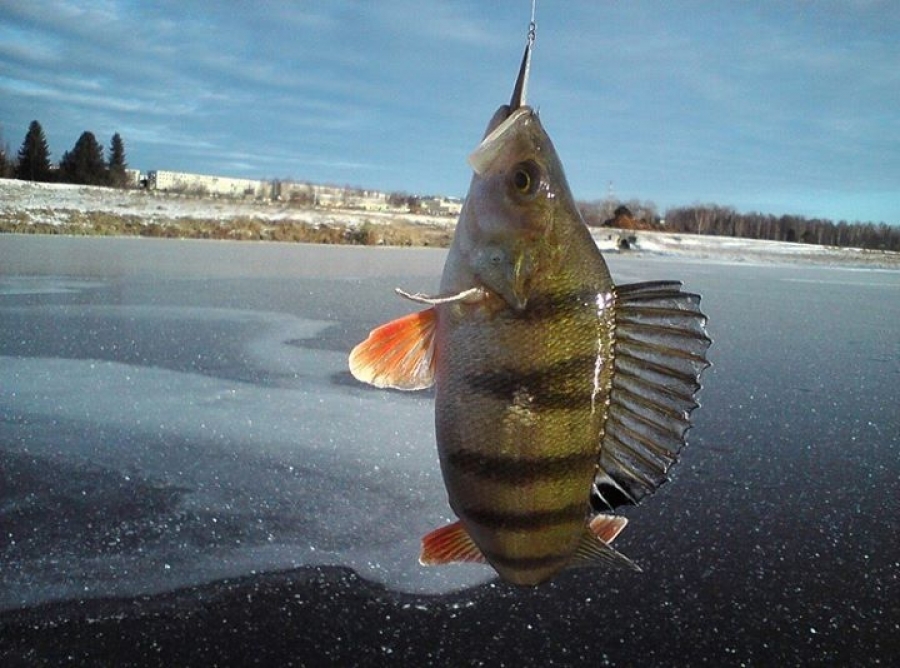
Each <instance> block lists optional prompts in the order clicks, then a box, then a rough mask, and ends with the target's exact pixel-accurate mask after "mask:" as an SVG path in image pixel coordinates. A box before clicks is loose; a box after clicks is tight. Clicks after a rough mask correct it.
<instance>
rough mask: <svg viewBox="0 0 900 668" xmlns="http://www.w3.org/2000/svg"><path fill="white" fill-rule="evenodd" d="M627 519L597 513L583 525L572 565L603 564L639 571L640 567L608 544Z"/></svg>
mask: <svg viewBox="0 0 900 668" xmlns="http://www.w3.org/2000/svg"><path fill="white" fill-rule="evenodd" d="M626 524H628V520H627V519H625V518H624V517H618V516H616V515H597V516H596V517H594V518H593V519H592V520H591V521H590V523H589V524H588V526H586V527H585V529H584V533H583V534H582V536H581V541H580V542H579V543H578V548H577V549H576V550H575V558H574V559H573V560H572V564H571V565H572V566H573V567H579V566H595V565H597V564H605V565H607V566H613V567H615V568H625V569H627V570H631V571H637V572H641V567H640V566H638V565H637V564H636V563H634V562H633V561H632V560H631V559H629V558H628V557H626V556H625V555H624V554H622V553H621V552H619V551H618V550H616V549H615V548H613V547H611V546H610V542H612V541H613V540H614V539H615V537H616V536H618V535H619V533H620V532H621V531H622V529H624V528H625V525H626Z"/></svg>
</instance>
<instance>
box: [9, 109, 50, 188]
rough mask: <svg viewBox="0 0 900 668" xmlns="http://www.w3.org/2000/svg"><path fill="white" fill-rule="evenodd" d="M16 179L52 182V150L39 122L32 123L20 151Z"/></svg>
mask: <svg viewBox="0 0 900 668" xmlns="http://www.w3.org/2000/svg"><path fill="white" fill-rule="evenodd" d="M16 178H17V179H22V180H24V181H49V180H50V149H49V148H48V147H47V138H46V137H45V136H44V129H43V128H42V127H41V124H40V123H38V122H37V121H31V124H30V125H29V126H28V132H27V134H26V135H25V141H23V142H22V148H20V149H19V163H18V165H17V166H16Z"/></svg>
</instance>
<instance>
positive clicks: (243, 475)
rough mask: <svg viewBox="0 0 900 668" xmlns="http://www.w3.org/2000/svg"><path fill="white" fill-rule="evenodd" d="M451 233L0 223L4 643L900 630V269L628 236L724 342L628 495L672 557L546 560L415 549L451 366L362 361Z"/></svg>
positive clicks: (595, 648)
mask: <svg viewBox="0 0 900 668" xmlns="http://www.w3.org/2000/svg"><path fill="white" fill-rule="evenodd" d="M443 258H444V252H443V251H439V250H427V249H418V250H414V249H392V248H356V247H326V246H303V245H285V244H249V243H244V244H241V243H228V242H197V241H194V242H179V241H171V240H162V241H160V240H149V239H79V238H54V237H20V236H12V235H9V236H2V237H0V659H3V658H6V659H16V658H21V657H32V658H34V657H35V656H38V657H51V658H52V657H65V656H68V655H70V654H74V655H75V656H82V657H87V658H93V659H97V658H101V659H104V660H116V659H117V658H119V659H121V657H122V656H125V655H119V654H116V651H117V650H116V646H115V645H110V644H109V643H108V642H103V641H98V638H100V637H103V636H104V634H105V636H107V637H108V636H110V635H116V634H118V635H116V637H119V636H120V635H121V634H125V637H126V638H128V639H129V640H130V641H131V643H130V644H129V643H123V647H124V646H128V647H136V648H138V649H137V650H136V651H138V652H140V651H144V650H146V651H147V652H150V649H148V648H150V647H151V640H152V642H153V643H156V645H157V646H159V647H162V648H163V650H159V651H157V652H156V653H154V654H152V656H153V657H156V658H157V659H158V658H159V657H163V658H165V657H168V658H169V659H170V660H171V661H173V662H175V663H184V662H185V661H187V660H188V659H190V660H191V661H193V662H198V661H199V662H210V661H211V660H214V659H216V660H219V661H224V660H226V659H227V658H231V659H234V657H235V656H236V654H235V652H241V654H240V656H255V657H262V658H264V659H266V658H267V659H268V660H269V662H272V661H277V662H280V663H282V664H287V663H290V662H292V661H293V662H295V663H296V664H297V665H303V664H307V663H310V664H313V663H315V662H314V661H313V659H316V658H317V659H321V660H322V661H333V662H337V663H348V662H349V663H366V664H369V665H378V664H380V663H391V662H392V661H400V662H402V661H406V662H429V663H447V664H453V665H460V664H461V663H462V662H468V661H472V660H480V661H484V662H485V663H487V664H496V663H497V662H498V661H501V660H502V661H505V662H508V663H509V664H510V665H511V664H514V663H522V662H524V661H527V662H529V663H534V662H535V661H539V660H542V662H543V663H545V664H546V663H548V662H556V663H558V664H567V663H568V664H571V663H579V662H586V661H591V662H594V661H596V662H598V663H600V664H602V663H603V662H604V660H605V661H606V662H608V663H612V664H641V665H653V664H665V665H672V664H693V665H696V664H699V663H704V662H706V663H709V664H716V665H719V664H730V665H739V664H741V663H744V664H746V665H752V664H755V665H760V664H775V663H781V664H784V663H789V664H795V663H809V662H816V661H818V662H826V663H848V662H851V663H856V664H876V663H878V662H881V663H884V664H887V663H890V662H891V658H892V657H893V658H894V659H896V657H897V656H898V655H900V549H898V547H900V543H898V532H900V519H898V518H900V410H898V406H900V272H896V271H880V270H854V269H846V268H833V267H823V266H811V265H787V264H767V265H749V264H746V263H743V264H742V263H726V262H722V263H718V262H712V261H709V260H703V261H699V260H695V261H691V260H685V259H675V258H667V257H634V256H628V255H624V254H623V255H612V256H608V257H607V259H608V262H609V264H610V267H611V269H612V272H613V275H614V278H615V279H616V281H617V282H619V283H628V282H634V281H642V280H654V279H679V280H682V281H684V283H685V285H686V287H687V288H688V289H689V290H690V291H694V292H699V293H701V294H702V295H703V310H704V311H705V312H706V314H707V315H708V316H709V318H710V324H709V332H710V335H711V336H712V338H713V340H714V344H713V347H712V348H711V350H710V358H711V360H712V362H713V367H712V368H711V369H709V370H707V371H706V372H705V374H704V376H703V382H704V389H703V391H702V393H701V395H700V400H701V403H702V407H701V408H700V409H699V410H698V411H697V412H696V413H695V414H694V415H695V425H696V426H695V427H694V429H693V430H692V431H691V432H690V433H689V447H688V448H687V449H686V451H685V453H684V456H683V458H682V461H681V462H680V463H679V464H678V465H677V466H676V467H675V468H674V469H673V480H672V482H671V483H670V484H667V485H665V486H664V487H663V488H662V489H661V490H660V491H659V492H658V493H657V494H656V495H654V496H653V497H651V498H649V499H647V500H646V501H645V502H644V503H643V504H642V505H640V506H638V507H637V508H634V509H630V510H629V511H628V512H627V513H626V514H627V515H628V516H629V518H630V519H631V523H630V524H629V526H628V529H627V530H626V531H625V532H624V533H623V534H622V536H621V537H620V538H619V539H618V541H617V543H616V546H617V547H618V548H619V549H620V550H621V551H622V552H624V553H625V554H627V555H629V556H630V557H632V558H633V559H634V560H635V561H637V562H638V563H639V564H640V565H641V566H642V568H643V569H644V572H643V573H640V574H634V573H626V572H605V571H602V570H580V571H572V572H568V573H565V574H564V575H563V576H561V577H560V578H558V579H557V580H555V581H553V582H552V583H551V584H549V585H547V586H544V587H541V588H539V589H537V590H521V589H515V588H512V587H509V586H506V585H503V584H499V583H497V582H496V581H495V580H493V578H492V571H490V570H489V569H487V568H485V567H481V566H475V565H465V566H453V567H442V568H437V569H425V568H422V567H420V566H419V565H418V562H417V556H418V550H419V539H420V537H421V536H422V535H423V534H425V533H427V532H428V531H429V530H431V529H433V528H435V527H437V526H440V525H442V524H444V523H445V522H446V521H447V520H449V519H450V517H451V514H450V511H449V508H448V506H447V503H446V497H445V493H444V489H443V485H442V483H441V478H440V472H439V470H438V464H437V454H436V451H435V446H434V430H433V424H432V410H433V406H432V396H431V394H430V393H428V392H425V393H418V394H405V393H399V392H390V391H380V390H376V389H373V388H369V387H365V386H362V385H359V384H358V383H356V382H355V381H354V380H353V379H352V378H351V377H350V375H349V372H348V371H347V370H346V359H347V353H348V351H349V350H350V348H351V347H352V346H353V345H354V344H355V343H357V342H358V341H359V340H361V339H362V338H364V337H365V335H366V334H367V333H368V331H369V330H370V329H371V328H372V327H374V326H376V325H378V324H381V323H382V322H384V321H386V320H389V319H391V318H393V317H396V316H398V315H400V314H402V313H406V312H408V311H410V310H412V309H413V308H415V307H414V305H412V304H410V303H409V302H405V301H404V300H402V299H400V298H398V297H396V296H395V295H394V294H393V288H394V287H395V286H402V287H404V288H406V289H410V290H412V291H425V292H428V291H434V290H435V288H436V286H437V282H438V278H439V274H440V270H441V267H442V263H443ZM226 578H231V579H230V580H229V581H228V582H224V583H223V582H222V580H223V579H226ZM235 578H239V579H235ZM186 587H191V588H187V589H185V588H186ZM176 590H177V591H176ZM172 592H175V593H172ZM251 594H252V595H251ZM148 610H152V611H153V614H152V615H151V614H149V613H148V612H147V611H148ZM251 613H252V614H251ZM242 615H243V616H242ZM207 616H208V618H207ZM224 617H227V618H228V619H229V620H232V621H230V622H229V624H230V625H229V626H228V628H227V629H226V628H223V627H220V626H218V625H217V624H218V623H219V622H218V621H216V620H219V619H221V618H224ZM261 619H266V620H267V623H266V624H262V623H261V622H259V620H261ZM91 620H92V621H91ZM253 620H256V621H253ZM48 629H53V630H52V631H51V630H48ZM59 629H62V630H63V631H62V632H60V631H59ZM375 629H377V632H376V630H375ZM226 632H227V634H228V637H229V639H230V640H229V641H228V643H225V644H222V643H221V642H218V639H219V635H220V634H226ZM98 633H99V634H100V635H99V636H98V635H97V634H98ZM187 633H190V635H191V637H192V638H195V639H196V642H195V643H192V644H191V645H190V647H189V648H188V647H185V646H184V645H183V644H180V643H177V642H175V641H174V640H171V642H167V640H166V639H167V638H170V639H171V638H177V637H181V636H182V635H183V634H187ZM274 635H277V636H278V638H279V640H278V641H277V642H274V641H273V637H274ZM283 635H287V636H289V640H285V639H284V638H282V636H283ZM340 638H344V640H343V643H345V644H346V643H347V639H348V638H350V639H354V638H355V640H352V642H351V644H350V645H348V646H346V647H343V645H342V641H341V640H340ZM204 643H205V644H204ZM229 643H230V644H229ZM251 646H252V648H253V650H252V651H251V649H250V647H251ZM141 648H144V649H143V650H142V649H141ZM167 652H168V653H167ZM216 652H219V654H217V653H216ZM254 652H256V653H255V654H254ZM267 652H268V654H267ZM137 656H141V655H140V654H138V655H137ZM310 657H312V658H310ZM4 665H7V664H6V663H4ZM9 665H13V664H9Z"/></svg>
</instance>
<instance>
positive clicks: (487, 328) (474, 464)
mask: <svg viewBox="0 0 900 668" xmlns="http://www.w3.org/2000/svg"><path fill="white" fill-rule="evenodd" d="M559 259H560V260H563V261H565V260H566V259H567V258H566V257H560V258H559ZM591 260H593V262H594V263H596V265H597V266H596V269H595V271H594V272H592V273H585V274H581V275H580V276H570V277H568V278H570V279H571V280H567V281H564V282H562V284H558V285H553V286H550V285H547V286H539V285H535V286H534V288H536V289H537V290H539V292H537V293H536V294H532V295H531V296H530V298H529V300H528V303H527V305H526V306H525V308H524V309H522V310H521V311H519V310H513V309H510V308H509V307H508V305H506V304H505V303H504V302H502V301H501V300H499V299H496V298H494V299H486V300H485V301H484V302H483V303H481V304H476V305H468V304H450V305H443V306H441V307H438V308H439V310H438V325H437V336H436V339H435V341H436V345H437V347H436V351H435V353H436V373H435V379H436V389H437V396H436V406H435V425H436V433H437V443H438V452H439V455H440V461H441V470H442V473H443V477H444V483H445V485H446V488H447V493H448V497H449V500H450V505H451V507H452V508H453V510H454V512H455V513H456V514H457V516H458V517H459V518H460V520H461V521H462V524H463V526H464V527H465V528H466V530H467V531H468V533H469V535H470V536H471V537H472V539H473V541H474V542H475V543H476V544H477V545H478V547H479V548H480V550H481V552H482V553H483V555H484V557H485V558H486V560H487V561H488V562H489V563H490V564H491V565H492V566H493V567H494V568H495V569H496V570H497V572H498V573H500V574H501V576H503V577H504V579H506V580H508V581H510V582H514V583H519V584H534V583H537V582H540V581H543V580H545V579H547V578H548V577H550V576H551V575H552V574H553V573H555V572H556V571H558V570H559V569H561V568H563V567H564V566H566V565H567V564H569V563H570V562H571V561H572V559H573V555H574V554H575V551H576V549H577V547H578V544H579V541H580V540H581V539H582V535H583V533H584V528H585V523H586V518H587V516H588V512H589V509H590V505H589V494H590V490H591V483H592V481H593V478H594V475H595V473H596V470H597V461H598V459H599V452H600V434H601V432H602V429H603V424H604V422H605V419H606V411H607V401H608V395H609V387H610V382H611V373H612V358H611V354H610V352H611V351H610V348H611V342H612V327H613V313H612V309H611V302H610V288H611V286H610V285H609V280H608V275H607V273H606V271H605V266H604V265H603V260H602V258H600V257H599V253H597V254H595V255H594V257H592V258H591ZM603 276H606V280H598V279H599V278H600V277H603ZM557 278H559V276H558V275H557ZM598 304H599V305H598Z"/></svg>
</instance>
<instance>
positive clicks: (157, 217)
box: [0, 179, 900, 269]
mask: <svg viewBox="0 0 900 668" xmlns="http://www.w3.org/2000/svg"><path fill="white" fill-rule="evenodd" d="M100 218H102V219H111V220H115V221H123V222H125V223H128V224H130V226H131V229H134V228H135V227H137V228H138V229H140V228H141V227H143V226H151V225H156V226H163V227H165V226H180V227H181V228H182V229H183V228H184V227H185V226H189V225H191V224H194V223H199V222H202V223H205V224H212V225H216V224H221V225H232V226H234V225H240V224H244V223H249V224H253V223H255V224H262V225H274V226H278V225H279V224H281V223H292V224H300V225H309V226H313V227H329V228H344V229H346V230H358V229H360V228H362V227H363V226H364V225H374V226H386V227H389V226H398V227H399V226H403V227H404V228H406V229H414V228H421V229H437V230H443V231H444V234H445V235H446V234H447V233H449V230H450V229H452V227H453V225H454V224H455V222H456V221H455V219H454V218H448V217H438V216H427V215H415V214H409V213H396V212H377V211H374V212H373V211H356V210H343V209H324V208H301V207H297V206H292V205H290V204H288V203H286V202H254V201H239V200H228V199H216V198H197V197H188V196H179V195H172V194H167V193H160V192H155V191H146V190H118V189H113V188H99V187H93V186H79V185H71V184H47V183H30V182H26V181H17V180H11V179H0V229H2V230H3V231H19V232H28V231H32V229H37V228H38V227H40V226H44V227H46V226H52V227H56V228H59V229H60V230H61V231H63V232H66V231H70V230H71V229H72V228H73V227H76V228H77V227H79V226H80V227H84V228H85V229H87V228H88V227H89V226H91V225H92V223H93V222H94V221H96V220H97V219H100ZM113 230H115V227H113ZM94 233H96V232H94ZM131 233H132V234H134V232H133V231H132V232H131ZM159 236H164V235H159ZM231 238H241V236H240V235H237V234H232V235H231ZM244 238H247V237H244ZM594 238H595V240H596V241H597V245H598V246H599V247H600V248H601V250H603V251H605V252H615V251H620V249H621V241H622V239H627V240H628V247H629V248H628V250H627V251H621V252H631V253H641V254H653V255H665V256H674V257H682V258H697V259H703V260H709V261H713V262H715V261H722V262H749V263H793V262H811V263H817V264H836V265H845V266H860V267H871V268H885V269H900V253H889V252H882V251H869V250H862V249H853V248H849V249H848V248H835V247H829V246H816V245H811V244H801V243H788V242H779V241H763V240H755V239H737V238H732V237H711V236H700V235H685V234H669V233H665V232H644V231H639V232H632V231H627V230H614V229H595V230H594ZM387 243H391V242H390V241H388V242H387Z"/></svg>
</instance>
